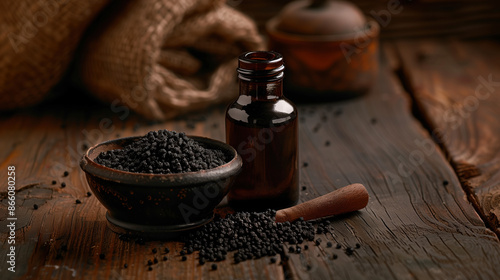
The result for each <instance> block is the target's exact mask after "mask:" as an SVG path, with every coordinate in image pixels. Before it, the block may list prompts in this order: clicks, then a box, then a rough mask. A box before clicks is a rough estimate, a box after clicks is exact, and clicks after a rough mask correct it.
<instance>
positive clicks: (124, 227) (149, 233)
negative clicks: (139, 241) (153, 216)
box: [106, 212, 213, 239]
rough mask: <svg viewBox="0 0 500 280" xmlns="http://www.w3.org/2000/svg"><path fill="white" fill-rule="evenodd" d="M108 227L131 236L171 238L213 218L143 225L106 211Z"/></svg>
mask: <svg viewBox="0 0 500 280" xmlns="http://www.w3.org/2000/svg"><path fill="white" fill-rule="evenodd" d="M106 219H107V220H108V223H107V224H108V227H109V228H110V229H111V230H112V231H114V232H115V233H118V234H129V235H132V236H140V237H145V238H148V239H172V238H175V237H177V236H179V235H181V234H183V233H185V232H186V231H189V230H193V229H195V228H198V227H201V226H203V225H205V224H207V223H209V222H210V221H211V220H212V219H213V215H212V216H211V217H209V218H207V219H204V220H201V221H198V222H195V223H190V224H180V225H168V226H161V225H143V224H136V223H130V222H125V221H121V220H118V219H116V218H113V217H112V216H111V215H110V214H109V212H106Z"/></svg>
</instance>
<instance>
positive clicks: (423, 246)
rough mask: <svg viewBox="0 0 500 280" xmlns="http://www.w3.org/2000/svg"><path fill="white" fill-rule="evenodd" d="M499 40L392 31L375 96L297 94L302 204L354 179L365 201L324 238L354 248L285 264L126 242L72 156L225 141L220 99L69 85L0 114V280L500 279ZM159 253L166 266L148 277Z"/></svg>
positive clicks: (323, 249)
mask: <svg viewBox="0 0 500 280" xmlns="http://www.w3.org/2000/svg"><path fill="white" fill-rule="evenodd" d="M499 47H500V44H499V43H498V42H495V41H468V42H461V41H438V40H419V41H386V42H384V43H383V44H382V45H381V58H380V59H381V69H380V75H379V77H378V79H377V83H376V85H375V87H374V88H373V90H372V92H370V93H369V94H367V95H366V96H364V97H362V98H358V99H354V100H348V101H343V102H331V103H322V104H300V105H299V113H300V132H299V135H300V162H301V168H300V184H301V186H302V185H305V186H307V188H306V189H305V190H303V191H301V201H307V200H309V199H311V198H314V197H317V196H319V195H322V194H326V193H328V192H330V191H332V190H334V189H337V188H339V187H342V186H344V185H347V184H350V183H362V184H364V185H365V186H366V187H367V189H368V191H369V193H370V202H369V204H368V206H367V207H366V208H365V209H364V210H361V211H358V212H356V213H352V214H349V215H344V216H340V217H332V218H331V219H330V220H331V222H332V224H331V225H332V229H331V230H330V232H328V233H326V234H321V235H319V236H321V238H322V239H323V240H324V241H327V240H328V241H331V242H332V243H333V244H337V243H340V244H341V245H342V247H343V248H345V247H346V246H354V245H355V244H356V243H359V244H360V245H361V247H360V248H359V249H355V250H354V254H352V255H347V254H345V253H344V251H343V250H342V249H336V248H335V245H334V246H333V247H327V246H326V242H323V243H322V244H320V245H319V246H316V245H314V244H313V243H312V242H311V243H310V244H309V250H305V251H303V252H302V253H301V254H291V255H290V259H289V260H288V261H286V262H284V263H283V264H281V265H280V264H277V263H276V264H272V263H271V262H270V258H261V259H258V260H252V261H246V262H243V263H239V264H234V263H232V261H231V258H228V260H226V261H222V262H219V263H218V269H217V270H215V271H213V270H211V268H210V265H204V266H200V265H198V261H197V259H196V258H197V255H196V253H195V254H192V255H189V256H188V259H187V261H184V262H183V261H181V260H180V256H179V252H180V250H182V244H181V243H177V242H174V241H170V242H167V241H150V242H147V243H146V244H145V245H142V244H136V243H134V242H127V241H122V240H120V239H119V238H118V235H116V234H114V233H113V232H112V231H111V230H110V229H108V228H107V226H106V218H105V209H104V208H103V207H102V205H101V204H100V203H99V202H98V201H97V199H96V198H95V196H90V197H88V196H87V192H89V191H90V190H89V187H88V185H87V183H86V181H85V178H84V174H83V172H82V171H81V170H80V168H79V166H78V163H79V159H80V156H81V154H82V153H83V151H84V150H85V149H86V148H87V147H88V146H90V145H93V144H94V143H97V142H100V141H103V140H106V139H113V138H116V137H122V136H130V135H143V134H145V133H146V132H148V131H150V130H156V129H170V130H176V131H185V132H187V133H188V134H194V135H203V136H208V137H212V138H215V139H219V140H223V139H224V126H223V120H224V106H215V107H213V108H211V109H209V110H206V111H203V112H199V113H197V114H193V115H190V116H186V117H183V118H178V119H176V120H172V121H167V122H164V123H152V122H148V121H146V120H144V119H141V118H140V117H138V116H137V115H134V114H132V113H131V114H124V113H123V112H119V113H114V112H113V111H112V110H111V109H110V107H109V105H105V104H100V103H97V102H96V101H93V100H91V99H90V98H88V97H85V96H81V95H78V94H77V93H76V92H73V91H68V92H67V93H66V96H65V97H64V98H60V99H59V100H58V101H57V102H54V101H52V102H47V103H46V104H45V105H44V106H39V107H37V108H34V109H30V110H23V111H19V112H15V113H8V114H6V113H4V114H2V115H1V116H0V139H1V148H0V160H1V161H0V163H1V165H0V166H1V168H0V170H1V173H0V182H2V183H1V192H2V196H1V203H0V236H1V240H2V245H1V248H2V254H1V255H0V272H1V275H2V276H1V278H2V279H14V278H16V279H17V278H20V279H49V278H51V279H73V278H74V279H81V278H85V279H87V278H89V279H212V278H213V279H268V278H270V279H284V278H285V279H288V278H300V279H329V278H336V279H500V240H499V238H498V234H500V230H499V228H498V224H499V220H498V217H499V215H500V196H499V194H500V171H499V167H500V71H499V70H500V66H499V65H500V55H499V54H498V49H499ZM75 95H76V96H80V97H76V98H77V100H76V102H75V101H74V100H73V99H72V98H75V97H74V96H75ZM328 143H329V144H328ZM306 162H307V163H308V165H307V166H305V165H303V164H302V163H306ZM9 166H15V172H16V174H15V177H16V187H17V190H16V194H15V196H16V209H15V217H16V218H17V220H16V223H15V231H14V234H15V241H16V243H15V254H16V255H15V258H16V259H15V262H16V267H15V270H16V272H15V273H12V272H10V271H8V270H7V268H8V267H9V265H8V264H6V262H7V260H8V258H9V257H8V256H7V254H8V252H9V249H10V246H11V245H10V244H8V243H7V240H8V239H7V238H8V235H9V230H8V227H7V226H8V224H9V222H10V221H9V220H7V218H8V217H9V216H8V211H7V207H8V201H9V200H8V198H7V197H8V193H7V182H8V178H7V177H8V176H7V172H8V167H9ZM65 171H68V172H69V174H68V175H67V176H64V172H65ZM53 181H55V184H53V183H52V182H53ZM62 183H65V184H66V187H64V188H63V187H62V186H61V184H62ZM77 199H78V200H80V201H81V203H80V204H77V203H75V202H76V200H77ZM35 204H36V205H37V206H38V209H34V205H35ZM164 247H169V248H170V253H169V254H168V255H167V256H168V260H167V261H163V260H162V259H161V258H162V257H163V255H162V254H160V252H161V250H162V249H163V248H164ZM153 248H157V249H158V250H159V251H160V252H158V253H156V254H154V253H153V252H152V249H153ZM100 254H104V256H105V257H104V259H101V258H100V257H99V256H100ZM334 254H336V255H337V258H334V257H333V255H334ZM155 256H157V257H158V259H159V260H160V261H159V263H158V264H154V265H153V266H152V267H153V270H152V271H148V266H147V261H148V260H152V259H154V257H155ZM125 263H126V264H127V266H128V267H127V268H124V264H125ZM278 263H279V261H278Z"/></svg>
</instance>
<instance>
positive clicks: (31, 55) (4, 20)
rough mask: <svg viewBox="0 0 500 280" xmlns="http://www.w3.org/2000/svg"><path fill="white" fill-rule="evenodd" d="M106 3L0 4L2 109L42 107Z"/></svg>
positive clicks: (30, 0) (44, 0)
mask: <svg viewBox="0 0 500 280" xmlns="http://www.w3.org/2000/svg"><path fill="white" fill-rule="evenodd" d="M108 2H109V1H108V0H85V1H80V0H1V1H0V110H11V109H15V108H19V107H25V106H30V105H33V104H36V103H38V102H40V101H41V100H42V99H43V98H44V97H45V96H46V95H47V94H48V93H49V91H50V89H51V88H52V87H53V86H54V85H55V84H56V83H57V82H58V81H59V80H60V79H61V77H62V76H63V74H64V73H65V71H66V70H67V68H68V65H69V64H70V62H71V60H72V59H73V55H74V51H75V49H76V47H77V45H78V43H79V41H80V39H81V37H82V34H83V32H84V31H85V29H86V28H87V26H88V24H89V23H90V22H91V21H92V19H93V18H94V17H95V15H96V14H97V13H98V12H99V11H100V10H101V9H102V8H103V7H104V6H105V4H107V3H108Z"/></svg>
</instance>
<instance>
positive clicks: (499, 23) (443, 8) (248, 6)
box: [227, 0, 500, 39]
mask: <svg viewBox="0 0 500 280" xmlns="http://www.w3.org/2000/svg"><path fill="white" fill-rule="evenodd" d="M292 1H293V0H274V1H265V0H253V1H243V0H228V1H227V3H228V4H229V5H230V6H233V7H235V8H236V9H238V10H240V11H242V12H244V13H245V14H247V15H248V16H250V17H251V18H252V19H254V20H255V21H256V23H257V25H258V26H259V28H260V29H261V30H262V31H264V30H265V24H266V22H267V21H268V20H269V19H270V18H272V17H274V16H276V15H277V14H278V13H279V12H280V11H281V10H282V9H283V7H284V6H285V5H286V4H288V3H290V2H292ZM349 2H351V3H353V4H354V5H356V6H358V7H359V9H360V10H361V11H362V12H363V13H364V14H365V15H366V16H367V17H368V18H372V19H374V20H376V21H377V22H378V23H379V24H380V25H381V33H380V36H381V38H383V39H400V38H422V37H431V36H433V37H442V36H452V37H458V38H481V37H483V38H484V37H492V36H498V35H500V11H499V9H498V8H499V4H498V1H495V0H481V1H472V0H427V1H425V0H424V1H423V0H420V1H419V0H413V1H412V0H398V1H396V0H376V1H373V0H352V1H349Z"/></svg>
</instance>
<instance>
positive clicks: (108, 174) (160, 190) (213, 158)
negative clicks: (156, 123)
mask: <svg viewBox="0 0 500 280" xmlns="http://www.w3.org/2000/svg"><path fill="white" fill-rule="evenodd" d="M241 166H242V160H241V158H240V156H239V155H238V154H237V152H236V151H235V150H234V149H233V148H232V147H231V146H229V145H227V144H225V143H223V142H221V141H217V140H214V139H210V138H205V137H198V136H187V135H185V134H184V133H177V132H173V131H168V130H159V131H151V132H149V133H148V134H146V135H144V136H141V137H127V138H119V139H115V140H110V141H106V142H103V143H100V144H98V145H96V146H94V147H91V148H89V149H88V150H87V152H86V153H85V154H84V155H83V157H82V159H81V161H80V167H81V168H82V170H83V171H84V172H85V175H86V178H87V182H88V184H89V187H90V189H91V190H92V192H93V193H94V194H95V196H96V197H97V199H98V200H99V201H100V202H101V203H102V205H103V206H104V207H105V208H106V209H107V213H106V218H107V221H108V226H109V227H110V228H111V229H112V230H113V231H115V232H118V233H129V234H130V233H133V234H141V235H144V236H153V237H167V238H168V237H170V236H174V235H177V234H178V233H180V232H183V231H185V230H189V229H193V228H196V227H198V226H201V225H203V224H205V223H207V222H209V221H210V220H211V219H212V217H213V210H214V208H215V207H216V206H217V205H218V204H219V203H220V201H221V200H222V199H223V198H224V196H225V195H226V194H227V192H228V191H229V188H230V186H231V183H232V179H231V178H232V177H233V176H234V175H236V174H237V173H238V172H239V170H240V169H241Z"/></svg>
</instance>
